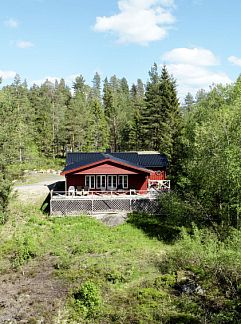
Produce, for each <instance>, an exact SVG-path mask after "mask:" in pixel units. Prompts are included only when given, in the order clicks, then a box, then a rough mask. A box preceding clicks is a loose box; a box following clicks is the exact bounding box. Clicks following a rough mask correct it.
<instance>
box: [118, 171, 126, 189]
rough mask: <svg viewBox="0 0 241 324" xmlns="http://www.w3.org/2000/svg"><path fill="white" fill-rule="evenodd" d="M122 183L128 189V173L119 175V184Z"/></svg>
mask: <svg viewBox="0 0 241 324" xmlns="http://www.w3.org/2000/svg"><path fill="white" fill-rule="evenodd" d="M120 179H121V180H120ZM125 179H126V181H125ZM125 182H126V185H125ZM120 184H122V188H123V189H128V175H126V174H122V175H118V185H120Z"/></svg>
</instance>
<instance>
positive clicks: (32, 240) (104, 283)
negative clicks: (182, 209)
mask: <svg viewBox="0 0 241 324" xmlns="http://www.w3.org/2000/svg"><path fill="white" fill-rule="evenodd" d="M135 217H136V215H135ZM139 217H140V218H142V217H146V216H144V215H139ZM156 221H157V220H156V219H155V222H156ZM143 222H144V219H142V223H143ZM148 222H149V223H150V219H149V218H148ZM143 228H144V227H142V229H138V228H137V227H135V226H134V225H132V224H130V223H126V224H123V225H120V226H117V227H114V228H110V227H107V226H106V225H104V224H102V223H101V222H99V221H97V220H95V219H93V218H91V217H87V216H80V217H65V218H48V217H46V216H44V215H43V214H42V213H41V212H40V211H39V210H37V209H36V208H35V207H31V206H21V207H20V206H18V205H16V206H12V210H11V216H10V217H9V220H8V222H7V224H5V225H4V226H1V227H0V235H1V237H3V238H4V239H3V240H2V241H1V243H0V273H1V274H4V273H5V274H6V273H8V272H9V271H12V270H14V271H20V270H21V269H22V268H24V266H25V265H26V264H29V263H31V262H32V260H35V261H36V260H40V262H41V259H42V258H43V257H45V258H46V257H47V256H49V257H53V258H54V265H53V267H54V276H55V277H56V278H59V280H61V281H63V282H64V283H67V286H68V294H67V296H66V303H65V307H64V310H63V311H62V312H61V313H59V315H58V321H59V322H60V323H64V322H67V323H203V322H204V321H205V320H206V321H208V322H210V323H236V322H237V323H238V320H239V319H240V317H239V313H240V312H239V307H240V306H239V305H241V303H240V296H241V275H240V273H241V262H240V261H241V254H240V251H241V249H240V247H241V238H240V232H238V231H237V232H233V235H232V237H230V238H229V241H226V242H223V243H220V242H219V241H218V240H217V238H216V236H215V235H214V234H213V233H211V232H210V231H200V230H197V229H194V231H193V233H192V235H190V234H187V233H186V232H185V231H184V232H182V233H181V234H180V235H181V238H180V239H179V241H176V242H175V243H173V242H172V244H166V243H163V242H162V241H160V237H163V235H161V236H159V240H158V239H157V238H156V237H155V236H150V232H149V231H150V227H148V229H147V233H145V231H144V230H143ZM190 281H192V282H194V283H195V285H196V286H200V289H201V293H200V291H199V292H193V293H185V292H181V291H180V289H181V288H182V287H184V285H185V284H187V283H188V282H190ZM55 320H56V321H57V319H55Z"/></svg>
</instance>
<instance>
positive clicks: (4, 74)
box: [0, 70, 17, 80]
mask: <svg viewBox="0 0 241 324" xmlns="http://www.w3.org/2000/svg"><path fill="white" fill-rule="evenodd" d="M16 74H17V72H15V71H3V70H0V78H2V79H3V80H7V79H13V78H14V77H15V75H16Z"/></svg>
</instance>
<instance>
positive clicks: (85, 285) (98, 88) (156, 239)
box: [0, 63, 241, 323]
mask: <svg viewBox="0 0 241 324" xmlns="http://www.w3.org/2000/svg"><path fill="white" fill-rule="evenodd" d="M0 118H1V127H0V171H1V173H0V222H1V223H2V225H1V226H2V227H1V228H4V226H10V225H7V224H8V222H9V220H11V219H13V217H14V216H13V215H15V214H16V215H17V214H18V211H17V210H16V206H15V207H11V203H10V200H11V197H12V196H11V192H12V187H13V180H14V179H16V178H19V177H20V178H21V175H22V172H23V170H26V169H28V170H31V169H38V168H44V167H49V166H50V165H51V166H52V167H53V168H55V167H58V168H59V167H61V165H62V166H63V164H64V158H65V154H66V152H67V151H83V152H92V151H100V152H101V151H105V150H106V149H111V150H112V151H141V150H144V151H159V152H162V153H164V154H166V156H167V157H168V160H169V167H168V178H169V179H170V180H171V188H172V189H171V192H170V193H167V194H163V195H161V196H160V198H159V205H160V215H161V217H160V216H158V215H157V216H151V215H145V214H143V215H135V214H133V215H130V217H129V219H128V224H126V225H124V227H120V228H119V229H116V230H114V232H113V231H112V232H110V231H109V232H107V230H106V229H105V228H104V227H101V226H100V225H98V224H97V223H94V221H93V223H91V222H92V221H90V220H83V219H82V218H80V220H79V222H80V223H78V219H69V220H67V219H66V220H62V221H61V220H58V219H57V220H53V221H50V220H47V219H46V218H45V217H46V216H43V215H42V214H41V215H40V211H39V210H37V211H36V210H35V211H32V210H31V211H30V210H29V209H28V210H25V211H24V212H23V210H22V209H21V208H20V207H17V208H19V210H20V211H19V213H26V215H28V216H26V217H27V218H26V219H28V221H27V223H26V224H27V227H26V228H25V229H24V231H23V232H21V231H19V233H20V232H21V233H20V234H19V235H20V236H19V238H17V239H18V244H17V243H15V242H14V240H16V237H12V238H11V239H10V241H9V242H10V243H9V242H8V243H6V245H4V248H3V252H2V254H1V253H0V261H1V258H2V260H4V258H5V259H6V258H8V257H9V253H10V252H11V251H15V252H14V253H15V254H14V255H15V256H16V255H17V257H16V260H17V266H16V260H14V262H13V268H14V269H15V268H17V269H19V267H21V266H23V264H25V263H26V262H29V260H31V259H32V258H35V257H36V256H38V257H39V256H43V255H44V253H46V250H45V252H44V251H43V246H45V245H44V244H48V246H47V247H45V248H46V249H49V251H52V252H51V253H53V254H55V255H56V256H58V257H59V261H58V262H59V263H58V265H57V266H56V267H57V268H56V269H57V270H56V271H59V272H58V276H60V277H61V278H64V280H67V279H68V280H70V282H74V281H76V283H78V284H79V287H80V288H78V289H79V290H78V291H77V290H74V292H73V291H72V292H71V294H72V295H71V296H70V297H69V299H68V301H67V306H66V307H67V309H68V310H71V311H69V313H68V314H67V315H66V314H62V315H63V318H65V316H66V318H67V320H68V319H69V322H70V323H71V320H73V323H75V322H76V319H78V318H81V319H82V321H80V322H81V323H82V322H84V323H85V322H86V323H95V322H96V323H102V321H104V319H106V320H107V321H106V323H113V322H115V323H123V322H125V323H127V322H128V323H129V322H131V323H143V322H145V323H239V322H240V321H241V318H240V305H241V288H240V287H241V275H240V274H241V268H240V264H241V256H240V246H241V239H240V225H241V222H240V213H241V77H239V78H238V79H237V80H236V82H234V83H233V84H230V85H221V84H217V85H212V86H210V88H209V90H208V91H204V90H202V89H200V90H199V91H198V92H197V93H196V95H195V96H193V95H192V94H190V93H188V94H187V95H186V97H185V98H184V100H183V102H182V103H181V102H180V100H179V98H178V94H177V84H176V80H175V78H174V77H173V76H172V75H170V74H169V72H168V70H167V67H166V66H163V67H162V68H161V70H160V71H159V68H158V66H157V64H155V63H154V64H153V65H152V66H151V68H150V71H149V78H148V81H147V82H146V83H144V82H143V81H142V80H140V79H138V80H137V81H136V83H135V84H132V85H129V84H128V82H127V80H126V78H124V77H123V78H121V79H119V78H117V76H116V75H113V76H112V77H110V78H109V79H107V78H105V79H104V80H101V77H100V75H99V74H98V73H96V74H95V75H94V77H93V81H92V85H91V86H90V85H88V84H86V82H85V80H84V77H83V76H82V75H80V76H78V77H76V79H75V81H74V82H73V85H72V87H71V88H70V87H68V86H67V85H66V83H65V80H64V79H61V80H60V81H56V82H55V83H54V84H53V83H51V82H50V81H48V80H46V81H45V82H44V83H43V84H42V85H40V86H39V85H33V86H31V87H28V85H27V83H26V81H22V80H21V78H20V76H18V75H16V77H15V79H14V82H13V83H12V84H11V85H7V86H3V87H2V88H1V90H0ZM14 208H15V209H14ZM11 210H14V212H13V211H11ZM33 212H34V213H35V216H33V215H32V214H31V213H33ZM13 213H14V214H13ZM30 214H31V216H30ZM21 217H24V216H21ZM21 217H20V218H21ZM85 222H86V223H85ZM87 223H88V224H87ZM4 224H5V225H4ZM65 224H68V226H69V227H65ZM79 224H85V225H83V226H85V234H84V233H82V234H83V235H89V237H88V240H87V241H86V242H85V243H84V244H87V245H88V244H89V245H90V244H92V243H91V242H94V241H95V240H97V239H99V238H100V236H101V237H102V239H101V240H100V241H99V243H98V244H97V245H95V246H94V245H91V246H89V245H88V247H86V249H87V250H88V249H90V251H92V252H93V254H94V255H95V253H97V254H98V253H100V254H101V253H108V252H106V251H108V249H110V250H111V249H114V250H115V249H116V252H115V253H117V255H118V258H120V259H121V260H122V263H123V264H122V267H121V266H119V265H117V264H116V263H115V261H114V259H112V261H111V262H112V263H111V264H110V265H109V268H108V267H107V269H106V268H105V267H106V265H105V263H104V261H103V260H104V259H103V260H102V259H101V260H102V261H101V262H103V264H102V263H101V262H100V263H99V261H97V263H98V264H99V265H97V263H96V264H93V259H91V260H92V261H90V259H88V257H89V256H90V254H91V253H92V252H90V253H89V252H88V253H89V254H88V253H87V252H86V251H87V250H84V251H83V250H81V247H80V245H78V244H79V241H78V240H79V236H78V233H79V232H78V231H82V229H80V227H79ZM14 226H16V225H14ZM21 226H22V225H21ZM41 226H44V228H45V230H43V227H41ZM125 226H126V227H125ZM128 226H129V227H128ZM130 226H132V227H130ZM1 228H0V229H1ZM33 228H35V229H34V230H33ZM36 228H38V232H37V230H36ZM71 229H73V232H68V231H71ZM137 229H139V230H141V231H142V232H143V233H145V235H147V236H140V235H142V234H140V232H138V231H136V230H137ZM129 231H130V232H129ZM60 232H61V233H62V235H63V236H61V237H60ZM100 233H102V234H103V235H102V234H100ZM44 235H47V237H45V236H44ZM69 235H70V236H71V237H72V238H73V242H71V243H70V241H69V238H68V237H69ZM91 235H94V238H93V237H92V238H91V239H90V236H91ZM127 237H132V239H131V240H130V242H128V244H129V245H128V244H127V246H128V249H127V247H126V246H125V247H124V246H123V247H122V245H121V243H120V242H122V241H123V240H124V241H125V240H128V239H127ZM147 237H148V239H147ZM149 238H151V240H149ZM117 239H118V240H120V241H119V243H118V244H120V245H119V246H121V249H117V247H116V244H117V241H115V240H117ZM57 240H59V241H57ZM62 240H63V242H62ZM65 240H66V241H65ZM108 240H109V241H108ZM19 242H20V243H19ZM64 242H65V243H64ZM110 242H112V245H111V244H110ZM113 242H114V243H113ZM137 242H138V243H137ZM140 242H142V243H140ZM160 242H161V244H163V245H161V246H160V245H159V244H160ZM4 244H5V243H4ZM51 244H52V245H51ZM64 244H65V245H64ZM71 244H72V245H71ZM73 244H75V245H73ZM143 244H144V245H145V244H146V245H145V248H143ZM58 245H59V246H61V249H62V250H61V252H60V248H59V246H58ZM84 246H85V245H84ZM113 246H114V247H113ZM82 248H83V246H82ZM159 248H160V249H163V250H165V255H164V254H163V255H164V256H162V257H161V256H160V255H155V253H157V252H154V251H157V250H158V249H159ZM41 249H42V250H41ZM96 249H103V250H101V251H99V250H98V251H97V250H96ZM143 249H144V250H143ZM146 249H149V250H148V251H147V250H146ZM70 250H71V251H72V252H69V251H70ZM26 251H27V252H26ZM73 251H75V252H73ZM88 251H89V250H88ZM118 251H119V252H118ZM131 251H135V252H134V253H132V254H130V255H129V254H128V253H131ZM143 251H144V252H143ZM11 253H13V252H11ZM11 253H10V254H11ZM26 253H27V254H26ZM71 253H72V254H71ZM81 253H87V254H86V255H87V257H86V258H87V259H88V261H86V262H87V263H88V265H87V266H86V267H87V268H88V270H89V272H88V275H87V274H84V272H83V273H82V272H81V271H82V270H81V271H80V270H78V272H77V270H76V269H77V268H76V267H78V266H77V259H75V257H77V255H78V256H79V257H80V255H82V254H81ZM121 253H123V254H121ZM135 253H136V255H137V257H138V258H139V259H138V260H139V261H140V260H141V259H142V256H141V255H142V253H144V255H145V256H144V257H143V264H140V265H139V263H138V262H139V261H137V260H136V259H135V260H134V259H133V260H132V259H131V258H134V254H135ZM153 253H154V254H153ZM70 254H71V255H70ZM154 255H155V257H154ZM128 258H130V259H131V260H132V262H133V264H134V265H132V266H131V265H130V262H129V263H128V261H127V259H128ZM155 258H156V261H154V259H155ZM99 260H100V259H99ZM157 260H159V261H157ZM145 262H146V263H145ZM158 262H159V263H158ZM137 263H138V265H137ZM157 263H158V264H157ZM150 264H151V265H153V269H154V268H155V271H154V270H153V269H152V268H151V270H150V269H149V266H150ZM2 267H3V269H5V270H4V271H6V266H5V265H4V266H2ZM138 267H139V268H138ZM141 268H142V270H140V269H141ZM145 271H146V272H145ZM149 271H151V272H150V273H152V274H153V277H152V276H151V275H150V273H149ZM0 272H1V262H0ZM146 273H148V275H147V276H146ZM180 277H181V279H180ZM183 277H184V278H185V280H186V281H188V280H189V281H190V280H191V281H192V283H195V287H196V288H195V289H196V290H195V289H194V290H193V291H195V292H196V291H197V287H201V288H200V289H199V293H194V292H192V293H187V294H186V295H185V293H183V291H182V293H183V294H182V293H180V291H181V290H182V287H183V286H182V284H181V281H182V280H184V279H183ZM66 278H67V279H66ZM144 278H145V279H144ZM197 283H198V284H197ZM110 284H112V286H110ZM111 287H112V288H111ZM113 287H114V288H113ZM133 287H134V288H133ZM74 289H77V288H76V287H74ZM106 289H107V291H108V293H109V295H108V294H107V293H106V292H105V293H104V292H103V291H106ZM108 289H109V290H108ZM178 289H179V290H178ZM76 291H77V292H76ZM177 291H179V295H177ZM200 291H201V293H200ZM106 294H107V295H108V296H107V295H106ZM83 296H84V297H83ZM88 298H89V299H88ZM109 298H111V300H112V301H113V307H112V308H111V309H110V308H108V307H109V306H108V305H109V304H108V303H109V302H110V300H109ZM101 299H103V300H102V301H100V300H101ZM160 299H162V301H163V305H162V306H160V305H159V302H158V300H160ZM86 300H87V301H86ZM127 300H128V301H127ZM130 305H131V306H130ZM120 307H124V308H127V309H129V311H128V310H126V312H127V313H126V314H124V313H121V310H120ZM128 307H129V308H128ZM130 307H132V308H130ZM130 309H132V310H130ZM107 313H108V316H109V317H108V316H107V315H106V314H107ZM62 315H61V316H62ZM68 316H69V317H68ZM106 316H107V317H106ZM103 323H104V322H103Z"/></svg>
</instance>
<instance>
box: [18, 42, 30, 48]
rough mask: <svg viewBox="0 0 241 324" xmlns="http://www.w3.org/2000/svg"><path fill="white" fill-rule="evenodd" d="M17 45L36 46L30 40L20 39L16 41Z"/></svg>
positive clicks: (21, 46)
mask: <svg viewBox="0 0 241 324" xmlns="http://www.w3.org/2000/svg"><path fill="white" fill-rule="evenodd" d="M16 46H17V47H18V48H30V47H33V46H34V44H33V43H32V42H29V41H23V40H22V41H18V42H17V43H16Z"/></svg>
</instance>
